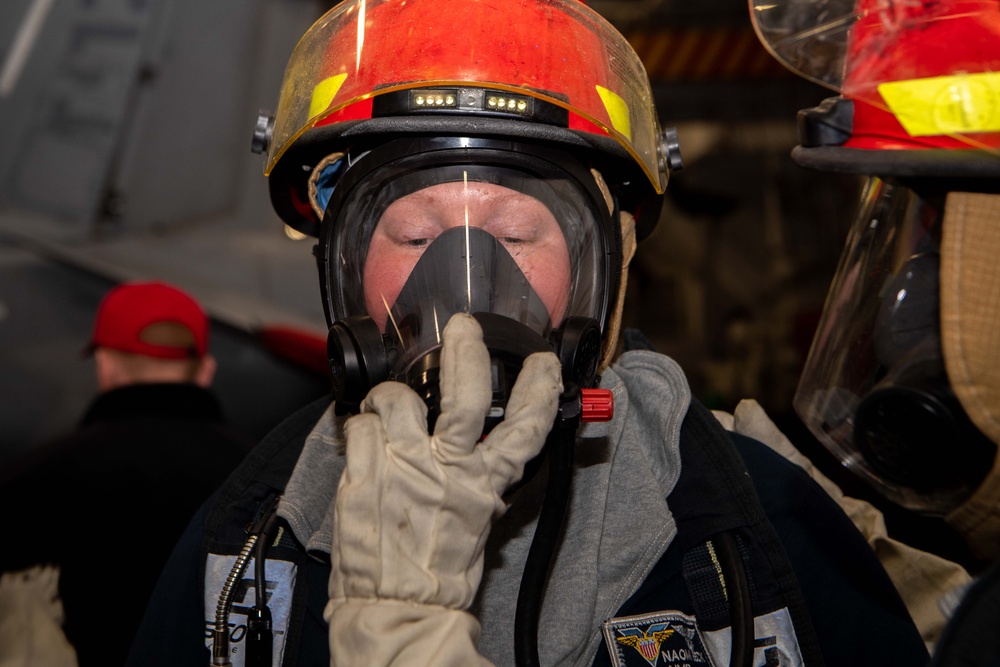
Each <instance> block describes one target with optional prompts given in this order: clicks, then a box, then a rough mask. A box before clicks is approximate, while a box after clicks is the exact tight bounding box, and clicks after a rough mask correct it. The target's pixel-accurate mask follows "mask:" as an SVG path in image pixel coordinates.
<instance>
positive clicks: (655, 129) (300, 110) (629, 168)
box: [255, 0, 679, 233]
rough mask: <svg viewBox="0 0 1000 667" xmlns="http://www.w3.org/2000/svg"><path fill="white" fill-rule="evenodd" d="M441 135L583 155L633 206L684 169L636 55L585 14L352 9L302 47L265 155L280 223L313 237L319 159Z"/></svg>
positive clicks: (393, 6)
mask: <svg viewBox="0 0 1000 667" xmlns="http://www.w3.org/2000/svg"><path fill="white" fill-rule="evenodd" d="M442 135H448V136H473V137H500V138H517V139H519V140H525V139H526V140H528V141H529V142H530V141H536V142H541V143H547V144H557V145H560V146H563V147H564V148H569V149H570V150H575V151H577V152H580V153H581V154H585V155H586V158H587V160H588V161H589V162H590V163H592V165H593V166H594V167H596V168H598V169H601V170H602V173H603V174H604V175H605V179H606V180H609V185H612V187H614V186H615V185H616V183H615V182H616V181H617V184H618V185H621V186H623V187H625V189H626V190H627V191H628V192H627V193H625V196H624V199H625V200H626V202H627V201H628V200H629V199H630V197H629V193H631V200H632V201H633V202H640V201H642V200H643V198H644V196H647V195H649V194H651V193H652V194H662V192H663V190H664V188H665V187H666V182H667V176H668V172H669V170H670V167H671V164H670V163H671V162H672V161H673V160H676V159H679V157H678V158H672V156H671V155H670V151H671V145H670V142H669V141H667V140H666V139H665V136H666V135H664V133H662V132H661V130H660V127H659V121H658V118H657V114H656V109H655V107H654V104H653V97H652V92H651V89H650V84H649V80H648V77H647V76H646V72H645V69H644V68H643V66H642V63H641V62H640V60H639V58H638V56H637V55H636V53H635V51H634V50H633V49H632V47H631V46H630V45H629V44H628V42H627V41H626V40H625V38H624V37H623V36H622V35H621V34H620V33H618V32H617V31H616V30H615V29H614V28H613V27H612V26H611V25H610V24H609V23H608V22H607V21H606V20H605V19H603V18H602V17H601V16H600V15H598V14H597V13H596V12H594V11H592V10H591V9H589V8H588V7H586V6H585V5H584V4H582V3H581V2H579V1H578V0H347V1H346V2H343V3H341V4H340V5H338V6H337V7H335V8H334V9H333V10H331V11H330V12H328V13H327V14H325V15H324V16H323V17H322V18H320V19H319V20H318V21H317V22H316V23H315V24H314V25H313V26H312V27H311V28H310V29H309V31H308V32H307V33H306V34H305V35H304V36H303V37H302V39H301V40H300V42H299V44H298V46H296V48H295V50H294V52H293V53H292V56H291V58H290V60H289V63H288V67H287V69H286V72H285V79H284V83H283V84H282V88H281V93H280V97H279V102H278V109H277V112H276V114H275V115H274V118H273V120H271V122H270V124H268V121H267V120H266V119H263V118H262V120H261V122H260V123H259V124H258V133H257V137H256V139H255V143H257V147H256V148H257V149H259V150H260V152H263V150H266V151H267V160H266V165H265V170H264V171H265V174H266V175H267V176H268V177H269V182H270V184H271V195H272V201H273V202H274V205H275V208H276V210H277V211H278V213H279V214H280V215H281V216H282V218H284V219H285V221H286V222H287V223H289V224H290V225H291V226H293V227H296V228H298V229H300V231H305V232H307V233H315V229H316V227H317V225H318V223H319V221H318V220H317V219H316V215H315V213H314V212H313V211H312V210H311V207H310V206H309V202H308V200H307V197H306V185H305V183H306V180H307V178H308V173H309V171H310V170H311V169H312V167H313V166H315V165H316V163H317V162H318V161H319V160H320V159H322V157H324V156H325V155H327V154H329V153H331V152H335V151H338V150H342V149H343V148H345V147H348V146H356V145H359V144H361V145H363V144H365V143H366V142H367V143H372V144H376V143H380V142H383V141H386V140H388V139H390V138H393V137H399V136H442Z"/></svg>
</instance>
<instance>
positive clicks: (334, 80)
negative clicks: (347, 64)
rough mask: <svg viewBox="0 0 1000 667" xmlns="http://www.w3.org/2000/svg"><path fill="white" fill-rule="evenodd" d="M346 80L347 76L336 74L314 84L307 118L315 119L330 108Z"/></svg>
mask: <svg viewBox="0 0 1000 667" xmlns="http://www.w3.org/2000/svg"><path fill="white" fill-rule="evenodd" d="M346 78H347V74H337V75H336V76H331V77H330V78H328V79H323V80H322V81H320V82H319V83H318V84H316V87H315V88H313V94H312V99H311V100H310V101H309V118H315V117H316V116H318V115H319V114H321V113H323V112H324V111H326V110H327V109H328V108H329V107H330V104H331V103H332V102H333V98H334V97H336V96H337V92H338V91H339V90H340V87H341V86H342V85H344V80H345V79H346Z"/></svg>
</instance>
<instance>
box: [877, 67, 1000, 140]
mask: <svg viewBox="0 0 1000 667" xmlns="http://www.w3.org/2000/svg"><path fill="white" fill-rule="evenodd" d="M878 92H879V93H880V94H881V95H882V99H884V100H885V102H886V104H887V105H888V106H889V110H890V111H892V113H893V114H895V116H896V119H897V120H899V123H900V125H902V126H903V129H905V130H906V131H907V132H908V133H909V134H910V136H913V137H926V136H933V135H942V134H966V133H971V132H997V131H1000V73H993V72H989V73H984V74H959V75H956V76H936V77H932V78H929V79H912V80H910V81H893V82H890V83H883V84H880V85H879V87H878Z"/></svg>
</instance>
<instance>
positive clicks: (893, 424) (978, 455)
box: [794, 178, 996, 515]
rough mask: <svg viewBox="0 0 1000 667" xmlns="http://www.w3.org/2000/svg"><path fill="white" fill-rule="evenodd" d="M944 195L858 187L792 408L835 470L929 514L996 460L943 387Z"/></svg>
mask: <svg viewBox="0 0 1000 667" xmlns="http://www.w3.org/2000/svg"><path fill="white" fill-rule="evenodd" d="M949 188H950V185H949V184H948V183H947V182H946V180H945V179H924V180H922V181H921V180H911V181H907V182H906V183H905V184H904V183H900V182H889V181H883V180H881V179H878V178H870V179H869V181H868V184H867V186H866V188H865V191H864V193H863V196H862V204H861V207H860V210H859V214H858V217H857V219H856V221H855V223H854V226H853V228H852V230H851V234H850V237H849V239H848V242H847V245H846V247H845V251H844V254H843V256H842V257H841V262H840V266H839V268H838V270H837V273H836V276H835V278H834V281H833V285H832V287H831V289H830V293H829V295H828V297H827V303H826V307H825V310H824V314H823V317H822V319H821V322H820V325H819V329H818V331H817V334H816V337H815V339H814V341H813V347H812V350H811V351H810V354H809V358H808V360H807V362H806V367H805V370H804V371H803V375H802V379H801V381H800V384H799V387H798V391H797V392H796V395H795V399H794V404H795V408H796V411H797V412H798V413H799V415H800V416H801V417H802V419H803V421H804V422H805V423H806V425H807V426H808V427H809V428H810V430H811V431H812V432H813V433H814V434H815V435H816V436H817V437H818V438H819V439H820V440H821V441H822V443H823V444H824V445H825V446H826V447H827V448H828V449H829V450H830V451H831V452H833V453H834V454H835V455H836V456H837V458H838V459H839V460H840V461H841V463H842V464H843V465H845V466H846V467H847V468H849V469H850V470H852V471H853V472H854V473H856V474H858V475H859V476H860V477H862V478H863V479H865V480H866V481H868V482H869V483H870V484H871V485H872V486H874V487H875V488H876V489H877V490H878V491H880V492H881V493H882V494H883V495H885V496H886V497H888V498H889V499H891V500H893V501H894V502H896V503H898V504H900V505H902V506H904V507H907V508H909V509H913V510H916V511H920V512H924V513H928V514H935V515H943V514H946V513H947V512H949V511H951V510H953V509H954V508H955V507H957V506H959V505H960V504H961V503H962V502H964V501H965V500H966V499H968V498H969V497H970V495H971V494H972V493H973V492H974V491H975V490H976V488H977V487H978V486H979V485H980V484H981V483H982V481H983V479H984V478H985V477H986V475H987V473H988V472H989V470H990V467H991V465H992V462H993V459H994V457H995V455H996V445H995V444H994V443H993V441H991V440H990V439H989V438H988V437H986V435H984V433H983V432H982V431H981V430H980V429H979V428H977V425H976V424H975V423H973V421H971V420H970V418H969V415H968V414H967V413H966V410H965V409H963V401H962V400H960V398H959V396H957V395H956V392H955V389H954V387H953V382H951V381H950V380H949V373H950V372H952V369H953V367H954V365H955V363H956V362H959V361H961V352H960V351H956V350H955V349H953V348H951V349H949V346H948V345H945V344H944V343H943V336H942V333H945V334H952V333H954V331H953V328H954V327H955V326H956V324H954V323H953V324H952V325H950V326H951V328H952V330H951V331H949V330H948V329H943V327H942V284H941V281H942V276H946V275H948V274H949V272H951V271H952V270H953V269H955V268H956V267H957V266H959V265H960V263H961V257H959V256H957V255H956V253H950V254H948V253H945V254H943V253H942V247H943V245H942V244H943V238H944V234H945V233H946V232H947V231H948V230H946V228H945V225H944V218H945V204H946V200H947V197H948V192H949ZM993 223H994V224H995V221H993ZM958 229H959V228H958V227H957V226H955V225H953V227H952V228H951V230H950V231H951V233H952V234H955V233H957V231H958ZM993 298H995V295H994V297H993ZM958 326H960V325H958ZM949 353H950V354H949Z"/></svg>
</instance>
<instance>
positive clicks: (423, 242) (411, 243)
mask: <svg viewBox="0 0 1000 667" xmlns="http://www.w3.org/2000/svg"><path fill="white" fill-rule="evenodd" d="M430 242H431V240H430V239H429V238H418V239H406V240H404V241H403V245H405V246H406V247H408V248H426V247H427V246H428V245H430Z"/></svg>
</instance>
